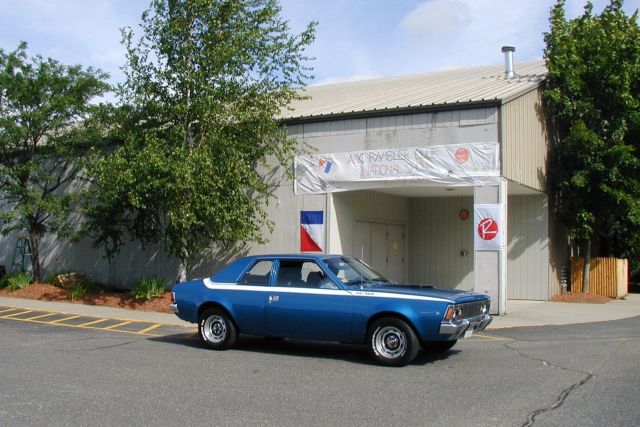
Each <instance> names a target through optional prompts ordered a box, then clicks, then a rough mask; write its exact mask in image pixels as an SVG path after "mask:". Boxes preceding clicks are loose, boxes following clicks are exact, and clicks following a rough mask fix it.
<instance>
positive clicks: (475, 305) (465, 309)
mask: <svg viewBox="0 0 640 427" xmlns="http://www.w3.org/2000/svg"><path fill="white" fill-rule="evenodd" d="M483 307H484V311H483V310H482V309H483ZM456 309H457V310H456V312H457V313H456V318H457V319H458V320H460V319H469V318H472V317H478V316H482V315H483V314H485V313H489V301H476V302H468V303H465V304H458V305H456ZM458 310H460V311H461V312H460V311H458Z"/></svg>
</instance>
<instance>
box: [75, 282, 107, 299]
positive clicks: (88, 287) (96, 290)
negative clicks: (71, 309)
mask: <svg viewBox="0 0 640 427" xmlns="http://www.w3.org/2000/svg"><path fill="white" fill-rule="evenodd" d="M103 291H104V286H103V285H102V284H101V283H100V282H96V281H94V280H90V279H87V280H83V281H81V282H78V283H76V284H75V285H73V287H72V288H71V289H69V291H68V292H67V298H68V299H70V300H71V301H74V300H75V299H77V298H79V297H83V296H85V295H87V294H101V293H102V292H103Z"/></svg>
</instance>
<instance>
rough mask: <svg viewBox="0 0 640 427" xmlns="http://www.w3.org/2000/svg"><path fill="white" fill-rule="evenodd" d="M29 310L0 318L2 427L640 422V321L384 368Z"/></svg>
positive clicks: (504, 336)
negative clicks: (226, 346) (206, 343)
mask: <svg viewBox="0 0 640 427" xmlns="http://www.w3.org/2000/svg"><path fill="white" fill-rule="evenodd" d="M5 309H6V307H5V308H0V311H3V310H5ZM22 310H23V312H22V313H21V314H18V313H17V312H16V311H12V310H9V311H3V312H2V313H0V340H1V342H2V343H3V344H2V348H1V350H0V366H2V379H1V381H0V425H3V426H5V425H6V426H13V425H16V426H18V425H19V426H23V425H83V426H84V425H130V424H137V425H178V424H179V425H330V424H332V425H350V426H353V425H384V426H394V425H403V426H406V425H416V426H417V425H427V426H431V425H433V426H440V425H447V424H455V425H463V426H464V425H473V426H502V425H504V426H523V425H545V426H555V425H563V426H603V425H608V426H610V425H612V426H617V425H620V426H622V425H625V426H627V425H637V424H638V422H639V421H640V400H639V399H638V397H637V390H638V389H639V387H640V365H639V363H638V361H637V355H638V354H640V339H639V338H640V328H639V327H638V326H640V318H637V317H636V318H631V319H624V320H616V321H611V322H601V323H591V324H582V325H565V326H551V327H531V328H506V329H500V330H494V331H490V333H487V334H479V335H477V336H474V337H472V338H471V339H469V340H465V341H462V342H459V343H458V345H456V347H454V348H453V349H452V350H451V351H449V352H448V353H446V354H444V355H430V354H421V355H419V357H418V358H417V360H416V361H415V362H414V363H413V364H411V365H409V366H407V367H404V368H385V367H380V366H377V365H374V364H372V363H371V361H370V359H369V358H368V356H367V353H366V351H365V350H364V348H362V347H359V346H352V345H339V344H336V343H318V342H301V341H288V340H285V341H269V340H264V339H259V338H250V337H249V338H243V339H241V341H240V342H239V345H238V347H237V348H235V349H233V350H228V351H223V352H215V351H210V350H205V349H203V348H202V347H201V346H200V344H199V342H198V338H197V336H196V335H195V334H194V331H195V329H194V328H182V327H178V326H165V325H160V326H156V325H157V324H152V323H145V322H133V321H131V323H126V324H125V322H129V320H126V319H104V320H102V321H100V322H97V321H98V320H100V318H93V319H89V318H83V317H82V316H80V317H75V318H73V319H72V318H70V317H72V316H70V315H66V316H65V315H62V314H60V313H56V314H50V315H47V314H48V313H46V312H39V311H35V310H34V311H31V312H30V313H24V311H26V310H24V309H22ZM12 313H13V314H12ZM38 316H42V317H38ZM34 317H38V318H35V319H34ZM91 322H95V323H91ZM150 328H151V329H150Z"/></svg>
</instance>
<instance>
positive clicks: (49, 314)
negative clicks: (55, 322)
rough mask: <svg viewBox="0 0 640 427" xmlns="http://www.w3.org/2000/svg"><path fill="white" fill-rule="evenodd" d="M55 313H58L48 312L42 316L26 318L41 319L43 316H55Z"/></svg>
mask: <svg viewBox="0 0 640 427" xmlns="http://www.w3.org/2000/svg"><path fill="white" fill-rule="evenodd" d="M54 314H58V313H47V314H41V315H40V316H35V317H28V318H26V319H24V320H36V319H41V318H43V317H47V316H53V315H54Z"/></svg>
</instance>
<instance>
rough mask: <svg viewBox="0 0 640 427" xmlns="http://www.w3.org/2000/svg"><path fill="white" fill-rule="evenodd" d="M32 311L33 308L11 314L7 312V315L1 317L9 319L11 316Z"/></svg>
mask: <svg viewBox="0 0 640 427" xmlns="http://www.w3.org/2000/svg"><path fill="white" fill-rule="evenodd" d="M32 311H33V310H27V311H21V312H19V313H13V314H9V315H7V316H2V317H4V318H5V319H10V318H12V317H13V316H20V315H21V314H27V313H31V312H32Z"/></svg>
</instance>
